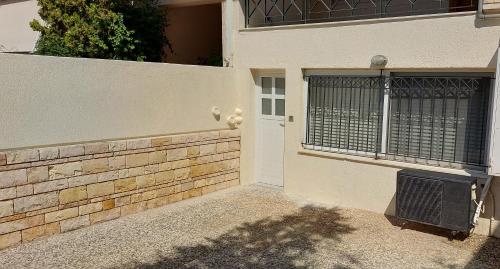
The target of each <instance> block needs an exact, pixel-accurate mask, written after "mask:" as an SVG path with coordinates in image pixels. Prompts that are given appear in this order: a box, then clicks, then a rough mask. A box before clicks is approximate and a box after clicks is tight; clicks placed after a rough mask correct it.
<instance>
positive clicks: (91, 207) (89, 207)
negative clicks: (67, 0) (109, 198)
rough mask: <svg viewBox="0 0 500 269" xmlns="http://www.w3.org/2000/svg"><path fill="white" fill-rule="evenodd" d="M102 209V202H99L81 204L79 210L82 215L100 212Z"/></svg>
mask: <svg viewBox="0 0 500 269" xmlns="http://www.w3.org/2000/svg"><path fill="white" fill-rule="evenodd" d="M101 210H102V202H97V203H92V204H86V205H82V206H80V208H79V210H78V212H79V214H80V216H82V215H88V214H90V213H95V212H99V211H101Z"/></svg>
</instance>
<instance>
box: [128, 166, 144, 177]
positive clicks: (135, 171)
mask: <svg viewBox="0 0 500 269" xmlns="http://www.w3.org/2000/svg"><path fill="white" fill-rule="evenodd" d="M144 174H146V170H145V169H144V166H139V167H134V168H130V169H128V176H129V177H135V176H142V175H144Z"/></svg>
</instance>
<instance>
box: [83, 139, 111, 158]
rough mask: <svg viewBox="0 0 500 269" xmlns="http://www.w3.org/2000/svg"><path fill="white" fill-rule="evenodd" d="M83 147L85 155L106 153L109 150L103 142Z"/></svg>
mask: <svg viewBox="0 0 500 269" xmlns="http://www.w3.org/2000/svg"><path fill="white" fill-rule="evenodd" d="M83 147H84V150H85V154H86V155H89V154H99V153H106V152H108V150H109V146H108V143H105V142H97V143H91V144H85V145H84V146H83Z"/></svg>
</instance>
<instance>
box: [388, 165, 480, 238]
mask: <svg viewBox="0 0 500 269" xmlns="http://www.w3.org/2000/svg"><path fill="white" fill-rule="evenodd" d="M476 183H477V179H475V178H473V177H468V176H459V175H452V174H444V173H435V172H427V171H418V170H401V171H399V172H398V178H397V190H396V217H398V218H400V219H403V220H407V221H412V222H419V223H424V224H428V225H433V226H438V227H441V228H446V229H450V230H452V231H453V232H464V233H468V232H469V231H470V229H471V228H472V224H473V216H474V211H475V209H476V208H475V206H474V203H473V201H472V191H473V189H472V188H473V186H474V185H475V184H476Z"/></svg>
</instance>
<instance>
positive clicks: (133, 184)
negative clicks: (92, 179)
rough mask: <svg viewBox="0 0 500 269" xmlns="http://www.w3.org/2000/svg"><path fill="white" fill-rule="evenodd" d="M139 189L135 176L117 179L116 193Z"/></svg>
mask: <svg viewBox="0 0 500 269" xmlns="http://www.w3.org/2000/svg"><path fill="white" fill-rule="evenodd" d="M135 189H137V181H136V180H135V177H131V178H123V179H118V180H115V193H120V192H126V191H132V190H135Z"/></svg>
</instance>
